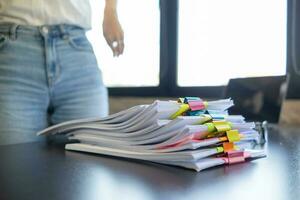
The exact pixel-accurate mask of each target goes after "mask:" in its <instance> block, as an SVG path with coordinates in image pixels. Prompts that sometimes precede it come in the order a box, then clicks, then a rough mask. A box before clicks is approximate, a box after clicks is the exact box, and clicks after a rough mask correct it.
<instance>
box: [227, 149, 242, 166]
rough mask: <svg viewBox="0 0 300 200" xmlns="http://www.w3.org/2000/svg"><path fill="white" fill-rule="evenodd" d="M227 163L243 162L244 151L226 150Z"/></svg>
mask: <svg viewBox="0 0 300 200" xmlns="http://www.w3.org/2000/svg"><path fill="white" fill-rule="evenodd" d="M227 158H228V164H235V163H241V162H245V155H244V151H229V152H227Z"/></svg>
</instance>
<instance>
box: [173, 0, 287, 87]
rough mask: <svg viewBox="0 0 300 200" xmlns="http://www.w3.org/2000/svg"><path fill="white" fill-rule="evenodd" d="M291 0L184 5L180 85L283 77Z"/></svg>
mask: <svg viewBox="0 0 300 200" xmlns="http://www.w3.org/2000/svg"><path fill="white" fill-rule="evenodd" d="M286 10H287V1H286V0H214V1H210V0H189V1H179V24H178V30H179V33H178V35H179V37H178V76H177V77H178V85H179V86H215V85H226V84H227V82H228V80H229V79H230V78H241V77H254V76H271V75H284V74H285V72H286V27H287V11H286Z"/></svg>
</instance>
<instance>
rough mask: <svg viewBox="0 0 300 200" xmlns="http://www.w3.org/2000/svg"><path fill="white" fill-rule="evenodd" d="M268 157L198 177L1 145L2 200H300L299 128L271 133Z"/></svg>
mask: <svg viewBox="0 0 300 200" xmlns="http://www.w3.org/2000/svg"><path fill="white" fill-rule="evenodd" d="M268 135H269V142H268V146H267V152H268V157H267V158H265V159H261V160H256V161H253V162H250V163H243V164H236V165H231V166H223V167H216V168H213V169H209V170H205V171H202V172H200V173H196V172H194V171H190V170H185V169H181V168H176V167H170V166H164V165H159V164H152V163H148V162H139V161H134V160H127V159H116V158H113V157H108V156H99V155H94V154H87V153H78V152H71V151H65V150H64V145H63V144H47V143H27V144H19V145H7V146H0V158H1V160H0V199H1V200H6V199H9V200H11V199H12V200H14V199H21V200H26V199H30V200H32V199H39V200H44V199H55V200H56V199H64V200H69V199H70V200H76V199H84V200H92V199H97V200H98V199H101V200H102V199H121V200H124V199H130V200H132V199H137V200H152V199H155V200H156V199H166V200H169V199H170V200H171V199H184V200H189V199H204V200H209V199H217V200H224V199H230V200H235V199H238V200H241V199H243V200H245V199H251V200H255V199H264V200H266V199H272V200H276V199H278V200H283V199H291V200H298V199H300V129H299V128H282V127H281V128H271V130H270V131H269V134H268Z"/></svg>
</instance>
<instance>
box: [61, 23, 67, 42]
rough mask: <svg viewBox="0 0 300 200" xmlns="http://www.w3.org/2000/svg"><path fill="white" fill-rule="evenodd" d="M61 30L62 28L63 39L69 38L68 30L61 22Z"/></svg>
mask: <svg viewBox="0 0 300 200" xmlns="http://www.w3.org/2000/svg"><path fill="white" fill-rule="evenodd" d="M59 30H60V37H61V38H62V39H68V37H69V36H68V32H67V30H66V27H65V26H64V24H60V25H59Z"/></svg>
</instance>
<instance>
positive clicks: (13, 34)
mask: <svg viewBox="0 0 300 200" xmlns="http://www.w3.org/2000/svg"><path fill="white" fill-rule="evenodd" d="M18 27H19V25H17V24H12V25H11V26H10V28H9V37H10V39H11V40H16V39H17V29H18Z"/></svg>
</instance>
